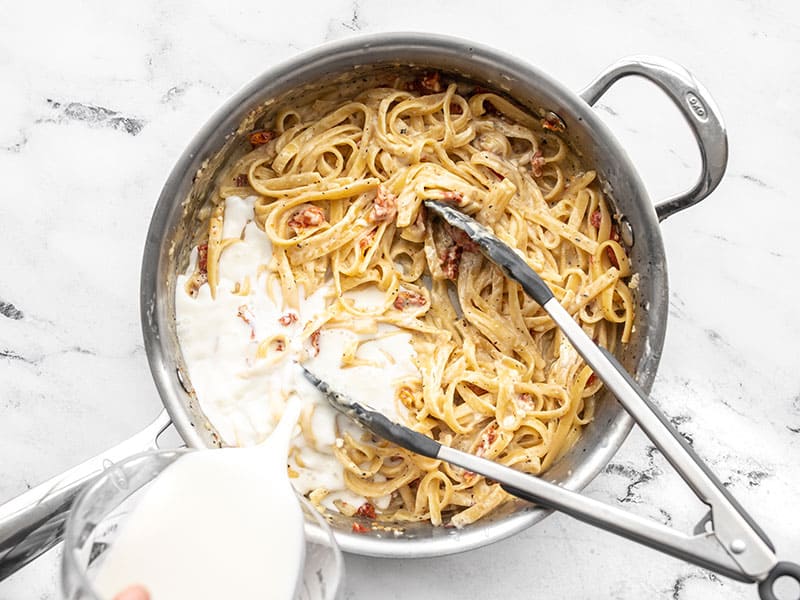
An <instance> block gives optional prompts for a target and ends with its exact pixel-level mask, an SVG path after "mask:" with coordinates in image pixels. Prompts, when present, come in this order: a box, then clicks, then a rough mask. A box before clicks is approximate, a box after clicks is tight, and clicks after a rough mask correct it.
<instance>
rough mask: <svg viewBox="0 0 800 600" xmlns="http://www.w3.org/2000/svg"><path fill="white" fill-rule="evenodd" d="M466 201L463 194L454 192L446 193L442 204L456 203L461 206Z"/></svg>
mask: <svg viewBox="0 0 800 600" xmlns="http://www.w3.org/2000/svg"><path fill="white" fill-rule="evenodd" d="M463 201H464V194H462V193H461V192H453V191H450V190H448V191H446V192H445V193H444V194H443V195H442V202H455V203H456V204H461V203H462V202H463Z"/></svg>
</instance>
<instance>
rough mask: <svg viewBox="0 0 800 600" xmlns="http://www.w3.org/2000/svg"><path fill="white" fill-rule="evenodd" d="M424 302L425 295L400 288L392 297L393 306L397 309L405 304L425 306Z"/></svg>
mask: <svg viewBox="0 0 800 600" xmlns="http://www.w3.org/2000/svg"><path fill="white" fill-rule="evenodd" d="M426 302H427V301H426V300H425V296H423V295H422V294H420V293H418V292H409V291H406V290H401V291H399V292H397V297H396V298H395V299H394V307H395V308H396V309H397V310H404V309H405V308H406V307H407V306H425V304H426Z"/></svg>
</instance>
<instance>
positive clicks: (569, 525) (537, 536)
mask: <svg viewBox="0 0 800 600" xmlns="http://www.w3.org/2000/svg"><path fill="white" fill-rule="evenodd" d="M87 4H88V6H87ZM205 4H206V6H201V5H200V3H196V2H186V1H184V2H155V1H145V2H126V3H116V2H114V3H110V2H101V1H95V2H90V3H79V2H70V1H67V2H51V3H49V4H48V5H47V6H42V5H40V4H38V3H33V2H28V3H24V2H14V3H12V2H0V7H2V11H0V12H2V14H3V15H4V17H5V18H3V19H2V20H0V81H2V90H3V91H2V93H1V94H0V111H2V114H3V118H2V120H0V180H1V181H2V182H3V190H2V192H0V232H1V233H2V240H3V244H2V250H3V259H2V261H0V312H1V313H2V315H0V457H2V458H1V459H0V501H3V500H5V499H8V498H10V497H12V496H14V495H16V494H18V493H20V492H22V491H24V490H25V489H27V488H29V487H30V486H32V485H35V484H36V483H38V482H40V481H42V480H44V479H46V478H47V477H49V476H52V475H54V474H56V473H58V472H60V471H62V470H64V469H65V468H67V467H69V466H71V465H73V464H76V463H78V462H80V461H81V460H83V459H85V458H88V457H89V456H91V455H94V454H96V453H98V452H100V451H102V450H104V449H106V448H108V447H110V446H111V445H113V444H115V443H117V442H120V441H122V440H123V439H125V438H126V437H127V436H129V435H131V434H132V433H134V432H135V431H137V430H138V429H140V428H141V427H142V426H144V425H145V424H146V423H147V422H149V420H150V419H152V418H153V417H154V416H155V415H156V413H157V412H158V410H159V407H160V402H159V400H158V396H157V395H156V392H155V390H154V387H153V384H152V383H151V378H150V374H149V371H148V367H147V364H146V358H145V355H144V350H143V346H142V340H141V334H140V328H139V307H138V281H139V263H140V258H141V252H142V247H143V242H144V238H145V231H146V228H147V225H148V222H149V219H150V214H151V211H152V209H153V206H154V204H155V201H156V198H157V197H158V194H159V191H160V188H161V186H162V183H163V182H164V180H165V178H166V175H167V173H168V171H169V170H170V169H171V168H172V165H173V163H174V162H175V160H176V159H177V157H178V155H179V154H180V152H181V151H182V150H183V148H184V147H185V145H186V144H187V142H188V141H189V139H190V138H191V136H193V135H194V133H195V132H196V131H197V130H198V129H199V127H200V125H201V124H202V123H203V122H204V121H205V119H206V118H207V117H208V116H209V115H210V113H211V112H212V111H213V110H214V109H215V108H216V107H217V106H218V105H220V104H221V103H222V102H223V100H225V99H226V98H227V97H228V96H229V95H230V94H231V93H233V92H234V91H235V90H236V89H237V88H238V87H240V86H241V85H243V84H244V83H245V82H247V81H248V80H250V79H251V78H252V77H254V76H255V75H257V74H258V73H259V72H261V71H262V70H264V69H265V68H267V67H268V66H270V65H273V64H275V63H277V62H279V61H282V60H284V59H286V58H287V57H290V56H292V55H294V54H296V53H298V52H299V51H302V50H304V49H307V48H310V47H312V46H314V45H317V44H319V43H322V42H324V41H326V40H330V39H337V38H343V37H346V36H350V35H353V34H355V33H357V32H359V31H361V32H378V31H391V30H395V31H397V30H420V31H437V32H441V33H449V34H452V35H458V36H462V37H467V38H471V39H474V40H476V41H480V42H483V43H485V44H488V45H491V46H494V47H496V48H498V49H501V50H504V51H507V52H509V53H512V54H514V55H517V56H519V57H521V58H524V59H527V60H529V61H531V62H532V63H533V64H535V65H537V66H539V67H540V68H542V69H543V70H545V71H547V72H549V73H550V74H552V75H553V76H555V77H557V78H559V79H560V80H562V81H563V82H564V83H566V84H567V85H568V86H570V87H572V88H573V89H578V88H580V87H581V86H583V85H584V84H586V83H587V82H588V81H589V80H590V79H591V78H592V77H593V76H594V75H595V74H596V73H597V72H598V71H600V70H601V69H602V68H603V67H605V66H606V65H608V64H609V63H611V62H613V61H614V60H616V59H617V58H620V57H622V56H626V55H629V54H640V53H647V54H655V55H661V56H664V57H667V58H671V59H673V60H675V61H677V62H679V63H681V64H683V65H685V66H686V67H687V68H688V69H689V70H691V71H692V72H693V73H694V74H695V75H696V77H697V78H698V79H699V80H700V81H702V82H703V83H704V84H705V85H706V87H707V88H708V89H709V90H710V91H711V93H712V95H713V96H714V98H715V99H716V101H717V103H718V105H719V107H720V110H721V111H722V114H723V115H724V117H725V119H726V123H727V126H728V130H729V136H730V163H729V167H728V173H727V175H726V177H725V180H724V182H723V183H722V185H720V187H719V188H718V189H717V191H716V192H714V194H713V195H712V196H711V197H710V198H708V199H707V200H706V201H705V202H703V203H702V204H701V205H698V206H696V207H694V208H692V209H690V210H687V211H685V212H684V213H682V214H679V215H677V216H674V217H672V218H670V219H669V220H668V221H667V222H665V223H664V224H663V226H662V231H663V236H664V241H665V245H666V248H667V255H668V259H669V264H670V279H671V282H670V284H671V290H670V297H671V303H670V316H669V318H670V322H669V327H668V332H667V340H666V346H665V349H664V355H663V359H662V361H661V366H660V369H659V376H658V379H657V380H656V384H655V387H654V392H653V394H654V397H655V399H656V400H657V401H658V403H659V404H660V405H661V406H662V407H663V409H664V411H665V412H666V413H667V414H668V415H669V416H670V417H671V418H672V420H673V421H674V422H675V423H676V424H677V425H678V427H679V429H680V430H681V431H682V432H683V433H684V434H685V435H687V436H689V437H691V438H692V439H693V441H694V446H695V448H696V449H697V450H698V452H699V453H700V454H701V455H702V456H704V457H706V458H707V459H708V461H709V462H710V464H711V465H712V466H713V468H714V470H715V471H716V472H717V473H718V474H719V476H720V478H721V479H722V480H723V481H724V482H726V484H727V485H728V486H729V489H730V490H731V491H732V492H733V493H734V494H736V495H737V496H738V497H739V498H740V500H741V501H742V503H743V504H744V505H745V506H746V507H747V508H749V509H750V510H751V512H752V514H753V515H754V516H755V518H756V519H757V520H758V521H759V522H760V523H761V524H762V526H763V527H764V529H765V530H766V531H767V532H769V533H770V535H771V537H772V539H773V541H774V543H775V545H776V546H777V548H778V552H779V555H780V556H781V557H783V558H785V559H786V558H791V559H793V560H798V559H800V511H798V510H797V507H798V505H800V486H799V485H798V482H800V460H799V459H800V383H798V382H799V381H800V379H798V376H797V374H798V366H800V365H798V356H800V352H798V343H797V340H798V339H800V317H798V312H797V309H796V304H797V298H798V297H800V279H799V278H798V277H797V268H798V266H799V265H800V252H799V251H798V246H797V242H796V240H797V236H798V233H797V231H798V224H800V204H798V202H797V199H796V198H794V197H793V194H794V191H795V187H796V186H795V184H794V179H795V177H796V175H797V170H798V168H797V165H796V161H797V158H798V156H799V155H800V154H799V153H798V150H800V148H799V147H798V146H799V144H798V142H800V119H798V116H797V115H798V113H797V110H798V107H800V62H798V60H797V56H798V55H800V47H799V46H800V25H799V24H800V5H798V4H797V3H794V2H790V1H789V0H787V1H785V2H756V1H755V0H749V1H747V0H745V1H739V2H728V3H724V4H723V3H719V2H712V1H711V0H703V1H698V2H693V3H692V7H693V8H692V9H691V10H689V9H679V8H677V7H676V6H674V5H671V4H667V3H661V2H655V1H653V2H647V3H629V2H625V1H623V0H613V1H609V2H604V3H595V2H591V1H589V0H586V1H582V2H577V3H570V4H569V6H565V7H561V6H560V5H558V4H553V3H549V4H544V3H536V4H534V3H527V4H526V5H525V6H527V8H524V9H523V8H521V7H522V6H523V3H519V4H516V3H509V2H502V1H497V0H496V1H495V2H493V3H490V4H487V3H486V2H475V1H472V0H460V1H458V2H455V1H452V2H451V1H448V2H444V1H443V2H438V3H435V2H421V1H416V0H415V1H409V2H405V3H402V4H399V3H396V2H374V3H373V2H370V3H366V2H363V3H361V4H359V3H358V2H350V1H339V0H337V1H329V2H323V1H320V0H317V1H315V2H310V1H309V2H306V3H305V4H304V5H303V6H302V7H301V6H300V5H292V4H280V5H279V4H277V3H274V2H263V1H262V2H255V1H252V0H247V1H244V2H239V3H235V4H236V6H235V7H234V6H233V4H234V3H227V2H226V3H222V2H206V3H205ZM295 7H296V8H295ZM792 56H794V57H795V58H792ZM597 110H598V111H599V113H600V114H601V115H602V116H603V118H604V119H605V120H606V121H607V122H608V123H609V125H610V126H611V127H612V129H613V130H614V132H615V133H616V134H617V135H618V137H619V139H620V141H621V142H622V144H623V145H624V146H625V147H626V148H627V149H628V151H629V154H630V156H631V158H632V159H633V161H634V163H635V164H636V165H637V166H638V167H639V169H640V173H641V175H642V178H643V180H644V181H645V183H646V185H647V186H648V188H649V190H650V191H651V194H652V197H653V198H654V199H655V200H657V199H661V198H663V197H665V196H667V195H669V194H670V193H673V192H676V191H679V190H680V189H682V188H683V187H686V186H688V184H689V183H690V181H691V180H692V179H693V178H694V175H695V173H696V171H697V164H698V154H697V151H696V150H695V148H694V145H693V142H692V141H691V136H690V134H689V132H688V129H686V127H685V126H684V125H683V124H682V121H681V120H680V118H679V117H678V116H677V113H676V111H675V109H674V108H673V107H672V106H671V105H670V104H669V103H668V102H667V101H666V100H665V99H664V97H663V96H661V95H660V93H659V92H658V91H656V90H655V89H654V88H653V87H652V86H649V85H647V84H646V83H643V82H640V81H632V80H627V81H624V82H622V83H620V84H619V85H618V86H617V87H615V88H613V90H612V91H611V92H610V93H609V94H608V95H607V96H605V97H604V98H603V99H602V106H600V107H598V109H597ZM586 493H587V494H589V495H591V496H592V497H595V498H598V499H601V500H604V501H609V502H614V503H621V504H622V506H624V507H625V508H627V509H629V510H630V511H632V512H634V513H637V514H642V515H648V516H652V517H653V518H655V519H657V520H660V521H662V522H665V523H669V524H673V525H676V526H678V527H682V528H684V529H687V530H688V529H689V528H690V527H691V524H692V523H694V522H695V521H696V520H697V519H699V517H700V516H701V514H702V511H701V507H700V505H699V503H698V502H696V501H694V500H690V498H692V495H691V493H690V492H689V490H688V488H686V487H685V486H683V484H682V483H681V481H680V480H679V478H678V477H677V476H676V475H675V474H674V473H673V472H672V471H671V470H670V468H669V466H668V465H667V463H666V462H665V460H664V459H663V458H662V457H661V456H660V454H659V453H658V452H657V451H655V450H654V449H653V447H652V445H651V444H650V443H649V442H648V440H647V439H646V438H645V437H644V436H643V435H642V434H641V432H639V431H634V433H633V434H632V435H631V436H630V438H629V439H628V441H627V442H626V443H625V445H624V447H623V448H622V450H621V451H620V452H619V454H618V455H617V456H616V458H615V459H614V460H613V462H612V464H611V465H609V467H608V469H607V472H606V473H604V474H602V475H601V476H599V477H598V478H597V479H596V480H595V481H594V482H593V483H592V484H591V485H590V486H589V487H588V488H587V490H586ZM58 560H59V556H58V551H52V552H50V553H48V555H46V556H45V557H43V558H41V559H40V560H38V561H37V562H36V563H34V564H33V565H31V566H29V567H28V568H26V569H24V570H23V571H21V572H19V573H17V574H16V575H14V576H12V577H11V578H10V579H8V580H6V581H4V582H1V583H0V600H16V599H23V598H39V599H41V600H47V599H54V598H58V597H59V592H58V583H57V580H58V575H57V569H58ZM346 563H347V586H346V593H345V598H347V599H348V600H367V599H378V600H380V599H386V600H388V599H399V598H433V597H462V598H490V599H491V598H522V597H525V598H570V599H575V598H619V599H633V598H645V597H646V598H664V599H675V600H687V599H690V598H704V599H706V598H707V599H715V598H726V599H734V598H743V599H744V598H755V597H756V590H755V588H754V587H752V586H746V585H743V584H740V583H735V582H732V581H729V580H726V579H725V578H723V577H717V576H714V575H709V574H708V573H707V572H704V571H702V570H701V569H699V568H695V567H693V566H689V565H687V564H684V563H681V562H679V561H677V560H674V559H671V558H667V557H665V556H662V555H659V554H657V553H656V552H654V551H651V550H647V549H643V548H641V547H639V546H637V545H635V544H633V543H631V542H628V541H625V540H622V539H619V538H616V537H614V536H612V535H610V534H607V533H604V532H601V531H598V530H594V529H592V528H590V527H589V526H586V525H583V524H581V523H578V522H576V521H573V520H571V519H569V518H567V517H564V516H561V515H555V516H552V517H550V518H548V519H547V520H546V521H544V522H542V523H541V524H539V525H537V526H536V527H534V528H532V529H530V530H528V531H526V532H524V533H522V534H520V535H517V536H516V537H514V538H512V539H509V540H506V541H503V542H500V543H497V544H495V545H492V546H490V547H487V548H484V549H481V550H477V551H473V552H469V553H466V554H462V555H458V556H452V557H446V558H441V559H431V560H418V561H415V560H405V561H389V560H376V559H368V558H360V557H355V556H349V557H347V560H346Z"/></svg>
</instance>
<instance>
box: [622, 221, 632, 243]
mask: <svg viewBox="0 0 800 600" xmlns="http://www.w3.org/2000/svg"><path fill="white" fill-rule="evenodd" d="M619 237H620V239H621V240H622V243H623V244H625V246H627V247H628V248H633V227H631V224H630V222H628V219H626V218H625V217H621V218H620V220H619Z"/></svg>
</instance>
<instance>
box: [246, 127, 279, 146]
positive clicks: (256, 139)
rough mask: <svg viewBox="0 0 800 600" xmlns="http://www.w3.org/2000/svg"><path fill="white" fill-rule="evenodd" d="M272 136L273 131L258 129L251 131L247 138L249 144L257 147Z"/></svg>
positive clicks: (271, 138)
mask: <svg viewBox="0 0 800 600" xmlns="http://www.w3.org/2000/svg"><path fill="white" fill-rule="evenodd" d="M274 138H275V132H274V131H270V130H268V129H259V130H258V131H253V132H252V133H251V134H250V137H249V138H248V139H249V140H250V145H251V146H252V147H253V148H257V147H258V146H263V145H264V144H266V143H268V142H270V141H272V140H273V139H274Z"/></svg>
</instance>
